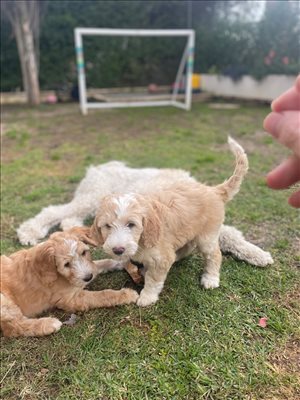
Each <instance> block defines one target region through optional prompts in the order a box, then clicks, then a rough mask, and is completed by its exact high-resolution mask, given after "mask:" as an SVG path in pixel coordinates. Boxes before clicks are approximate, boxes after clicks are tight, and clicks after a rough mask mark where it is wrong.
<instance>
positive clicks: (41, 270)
mask: <svg viewBox="0 0 300 400" xmlns="http://www.w3.org/2000/svg"><path fill="white" fill-rule="evenodd" d="M27 261H28V262H29V263H31V262H33V263H34V268H35V271H36V273H37V274H38V276H39V278H40V280H41V281H42V282H43V284H44V285H46V286H48V285H50V284H51V283H53V282H54V281H56V279H57V276H58V274H57V268H56V262H55V249H54V245H53V243H51V242H50V241H47V242H45V243H41V244H39V245H37V246H35V247H34V253H33V260H32V259H28V258H27Z"/></svg>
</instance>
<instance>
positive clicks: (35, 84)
mask: <svg viewBox="0 0 300 400" xmlns="http://www.w3.org/2000/svg"><path fill="white" fill-rule="evenodd" d="M1 11H2V12H3V13H4V15H5V16H6V18H7V19H8V20H9V21H10V23H11V26H12V29H13V33H14V36H15V39H16V42H17V48H18V54H19V60H20V64H21V71H22V79H23V87H24V90H25V92H26V95H27V101H28V103H29V104H32V105H37V104H39V103H40V88H39V68H38V59H39V55H38V40H39V25H40V6H39V2H38V1H37V0H30V1H18V0H11V1H5V0H4V1H2V2H1Z"/></svg>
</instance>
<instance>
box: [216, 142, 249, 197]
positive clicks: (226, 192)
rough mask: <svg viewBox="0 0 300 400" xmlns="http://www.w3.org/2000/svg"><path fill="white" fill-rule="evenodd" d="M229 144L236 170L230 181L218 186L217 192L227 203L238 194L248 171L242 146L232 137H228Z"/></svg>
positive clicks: (246, 159)
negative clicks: (233, 155)
mask: <svg viewBox="0 0 300 400" xmlns="http://www.w3.org/2000/svg"><path fill="white" fill-rule="evenodd" d="M228 144H229V147H230V150H231V151H232V152H233V153H234V154H235V160H236V165H235V170H234V172H233V175H232V176H231V177H230V178H229V179H227V180H226V181H225V182H223V183H222V184H221V185H218V186H216V189H217V192H218V193H219V194H220V196H221V197H222V199H223V201H224V202H225V203H227V202H228V201H230V200H231V199H232V198H233V197H234V196H235V195H236V194H237V193H238V191H239V190H240V186H241V183H242V181H243V178H244V176H245V175H246V173H247V171H248V158H247V155H246V153H245V151H244V149H243V148H242V146H240V145H239V144H238V143H237V142H236V141H235V140H233V139H232V138H231V137H230V136H228Z"/></svg>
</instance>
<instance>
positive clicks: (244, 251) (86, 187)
mask: <svg viewBox="0 0 300 400" xmlns="http://www.w3.org/2000/svg"><path fill="white" fill-rule="evenodd" d="M178 181H180V182H196V181H195V179H194V178H192V177H191V176H190V174H189V173H188V172H187V171H183V170H180V169H157V168H130V167H128V166H126V165H125V164H124V163H122V162H119V161H111V162H109V163H106V164H102V165H98V166H91V167H89V168H88V170H87V173H86V176H85V177H84V178H83V179H82V181H81V182H80V184H79V185H78V187H77V189H76V192H75V194H74V198H73V199H72V201H71V202H70V203H67V204H61V205H51V206H49V207H45V208H44V209H43V210H42V211H41V212H40V213H39V214H37V215H36V216H35V217H33V218H30V219H29V220H27V221H25V222H23V224H22V225H21V226H20V227H19V228H18V230H17V234H18V238H19V240H20V242H21V243H22V244H31V245H35V244H37V243H38V241H39V240H40V239H42V238H44V237H45V236H46V235H47V234H48V231H49V230H50V229H51V228H53V227H54V226H55V225H57V224H60V225H61V227H62V229H63V230H66V229H69V228H71V227H74V226H82V225H83V222H84V219H85V218H87V217H88V216H94V215H95V214H96V211H97V208H98V206H99V200H100V199H102V198H104V197H105V196H107V195H109V194H112V193H120V194H121V193H123V194H125V193H132V192H134V193H140V194H143V195H146V194H147V195H148V194H149V195H152V194H154V193H156V192H157V191H158V190H165V189H167V188H168V187H169V186H170V185H172V184H174V183H176V182H178ZM220 248H221V250H222V251H223V252H230V253H231V254H233V255H235V256H236V257H237V258H238V259H240V260H245V261H247V262H248V263H250V264H253V265H257V266H261V267H264V266H266V265H268V264H272V263H273V259H272V257H271V255H270V253H268V252H266V251H264V250H262V249H260V248H259V247H258V246H255V245H253V244H251V243H250V242H248V241H247V240H246V239H245V238H244V237H243V235H242V233H241V232H240V231H238V230H237V229H235V228H234V227H231V226H227V225H222V227H221V231H220Z"/></svg>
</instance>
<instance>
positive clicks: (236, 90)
mask: <svg viewBox="0 0 300 400" xmlns="http://www.w3.org/2000/svg"><path fill="white" fill-rule="evenodd" d="M295 80H296V76H287V75H268V76H267V77H266V78H264V79H262V80H260V81H257V80H255V79H254V78H252V77H251V76H248V75H245V76H243V77H242V78H241V79H240V80H238V81H233V80H232V79H231V78H230V77H227V76H223V75H208V74H201V89H202V90H203V91H206V92H209V93H212V94H214V95H218V96H221V97H237V98H240V99H253V100H267V101H272V100H273V99H275V98H276V97H277V96H279V95H280V94H281V93H283V92H284V91H286V90H287V89H289V88H290V87H291V86H293V84H294V82H295Z"/></svg>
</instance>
